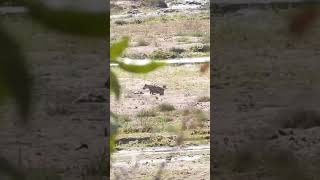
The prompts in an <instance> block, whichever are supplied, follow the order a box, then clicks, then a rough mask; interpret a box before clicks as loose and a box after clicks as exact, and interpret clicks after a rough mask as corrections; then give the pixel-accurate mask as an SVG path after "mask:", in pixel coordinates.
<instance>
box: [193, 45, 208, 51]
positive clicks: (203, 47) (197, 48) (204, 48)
mask: <svg viewBox="0 0 320 180" xmlns="http://www.w3.org/2000/svg"><path fill="white" fill-rule="evenodd" d="M190 51H192V52H210V46H209V45H207V44H205V45H203V44H199V45H195V46H192V47H191V48H190Z"/></svg>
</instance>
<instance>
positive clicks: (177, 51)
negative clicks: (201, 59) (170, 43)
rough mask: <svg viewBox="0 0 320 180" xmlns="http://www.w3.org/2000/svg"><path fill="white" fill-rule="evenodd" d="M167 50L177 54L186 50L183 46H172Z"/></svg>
mask: <svg viewBox="0 0 320 180" xmlns="http://www.w3.org/2000/svg"><path fill="white" fill-rule="evenodd" d="M169 51H170V52H174V53H177V54H181V53H184V52H185V51H186V50H185V49H183V48H178V47H172V48H170V49H169Z"/></svg>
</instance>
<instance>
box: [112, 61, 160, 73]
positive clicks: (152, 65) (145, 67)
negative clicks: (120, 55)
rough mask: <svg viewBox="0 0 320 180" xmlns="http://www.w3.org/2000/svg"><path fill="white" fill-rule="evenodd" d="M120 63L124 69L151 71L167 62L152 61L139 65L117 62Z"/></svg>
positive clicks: (142, 71) (129, 70)
mask: <svg viewBox="0 0 320 180" xmlns="http://www.w3.org/2000/svg"><path fill="white" fill-rule="evenodd" d="M117 63H118V64H119V67H120V68H122V69H123V70H125V71H127V72H131V73H149V72H151V71H154V70H155V69H157V68H159V67H162V66H164V65H165V63H160V62H151V63H149V64H146V65H143V66H139V65H129V64H125V63H123V62H117Z"/></svg>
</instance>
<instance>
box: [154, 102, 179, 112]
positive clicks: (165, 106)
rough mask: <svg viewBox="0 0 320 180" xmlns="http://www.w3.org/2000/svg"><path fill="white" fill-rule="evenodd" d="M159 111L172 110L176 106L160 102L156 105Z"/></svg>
mask: <svg viewBox="0 0 320 180" xmlns="http://www.w3.org/2000/svg"><path fill="white" fill-rule="evenodd" d="M158 108H159V110H160V111H161V112H166V111H174V110H175V109H176V108H175V107H174V106H173V105H172V104H168V103H162V104H160V105H159V106H158Z"/></svg>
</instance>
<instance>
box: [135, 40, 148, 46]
mask: <svg viewBox="0 0 320 180" xmlns="http://www.w3.org/2000/svg"><path fill="white" fill-rule="evenodd" d="M148 45H149V42H147V41H145V40H144V39H139V40H138V42H137V46H148Z"/></svg>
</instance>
